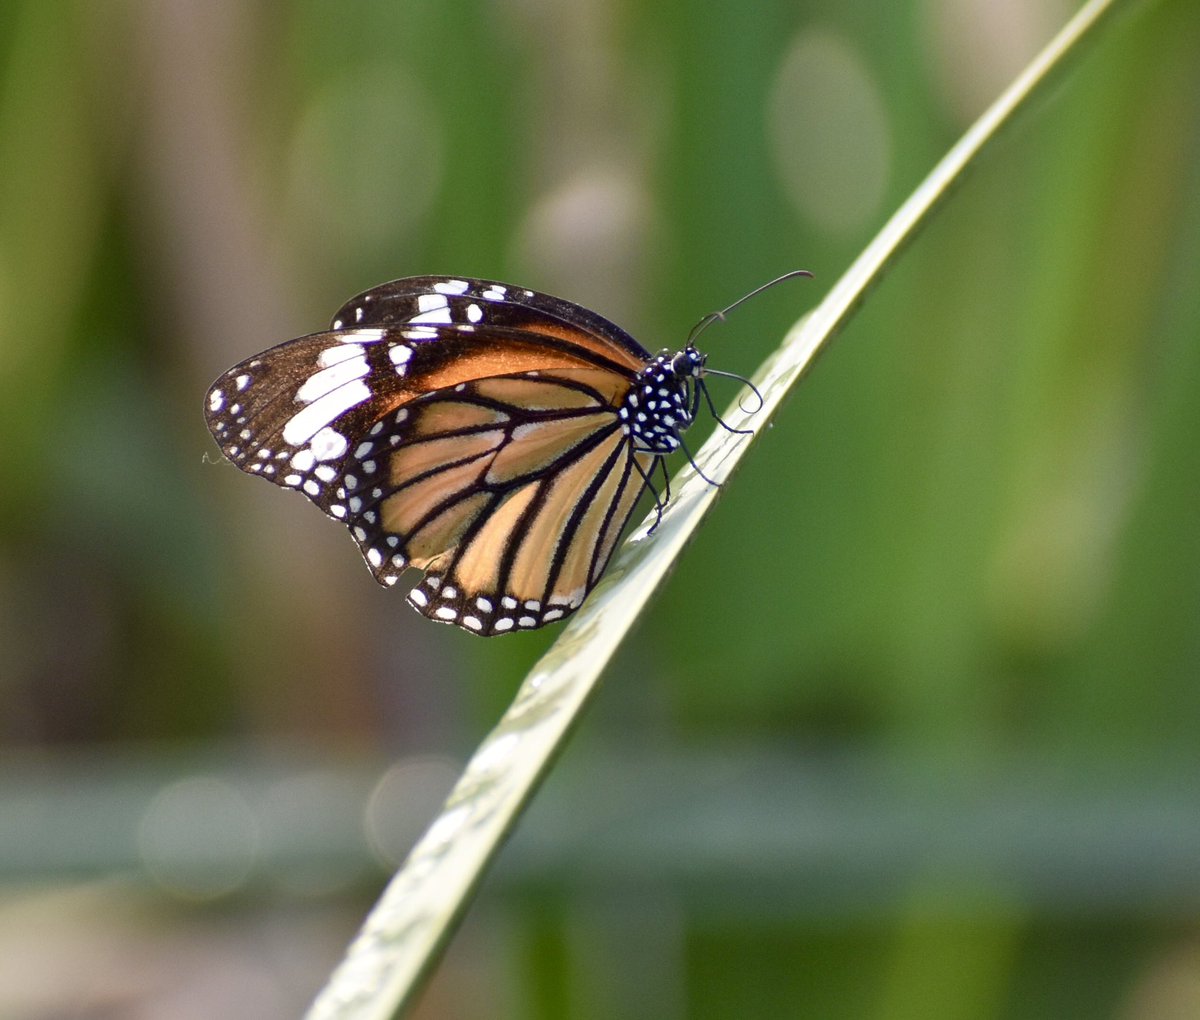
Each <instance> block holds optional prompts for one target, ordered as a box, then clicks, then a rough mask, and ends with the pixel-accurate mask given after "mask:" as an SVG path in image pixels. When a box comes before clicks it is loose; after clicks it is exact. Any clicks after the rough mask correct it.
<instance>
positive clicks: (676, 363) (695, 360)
mask: <svg viewBox="0 0 1200 1020" xmlns="http://www.w3.org/2000/svg"><path fill="white" fill-rule="evenodd" d="M703 367H704V355H702V354H701V353H700V352H699V351H697V350H696V349H695V348H686V349H684V350H682V351H680V352H679V353H678V354H676V355H675V357H673V358H672V359H671V371H672V372H674V373H675V374H676V375H677V376H679V378H681V379H686V378H690V377H693V376H697V375H699V374H700V369H701V368H703Z"/></svg>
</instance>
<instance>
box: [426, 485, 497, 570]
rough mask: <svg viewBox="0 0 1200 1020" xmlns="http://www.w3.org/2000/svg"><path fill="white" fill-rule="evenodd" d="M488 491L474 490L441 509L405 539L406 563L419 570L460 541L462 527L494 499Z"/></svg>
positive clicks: (470, 523)
mask: <svg viewBox="0 0 1200 1020" xmlns="http://www.w3.org/2000/svg"><path fill="white" fill-rule="evenodd" d="M495 498H496V497H495V496H493V495H492V494H491V493H489V492H476V493H475V494H473V495H470V496H466V497H465V498H463V499H460V500H459V501H458V502H457V503H455V504H453V505H452V506H450V507H448V508H447V509H446V510H443V511H442V512H441V513H440V514H438V515H437V516H436V517H434V518H433V519H432V520H431V521H429V522H428V523H426V524H423V525H422V526H421V527H420V529H419V530H418V531H416V532H415V533H414V534H412V535H409V536H408V539H407V541H406V542H405V549H406V551H407V553H408V559H409V562H410V563H412V565H413V566H415V567H420V568H421V569H422V570H423V569H425V568H426V567H427V566H429V563H430V561H433V560H436V559H438V558H439V557H440V556H441V555H442V554H443V553H445V552H446V551H447V550H449V549H453V548H454V547H455V546H457V545H458V543H459V542H460V541H461V540H462V537H463V534H464V533H465V532H466V530H467V529H468V528H469V527H470V526H471V525H472V524H474V523H475V521H476V520H477V519H478V517H479V515H480V514H482V513H485V512H486V511H487V509H488V508H489V507H490V506H491V504H492V503H493V502H494V500H495Z"/></svg>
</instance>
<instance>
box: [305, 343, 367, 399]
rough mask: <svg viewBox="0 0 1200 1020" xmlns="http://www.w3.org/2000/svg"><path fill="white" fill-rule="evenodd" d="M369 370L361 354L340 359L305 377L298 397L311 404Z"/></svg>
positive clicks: (359, 377)
mask: <svg viewBox="0 0 1200 1020" xmlns="http://www.w3.org/2000/svg"><path fill="white" fill-rule="evenodd" d="M359 350H360V351H361V350H362V348H361V347H360V348H359ZM367 371H368V369H367V359H366V358H365V357H363V356H361V355H360V356H359V357H357V358H346V359H345V360H343V361H338V362H336V363H335V364H333V365H330V366H329V367H328V368H325V369H322V370H321V371H320V372H314V373H313V374H312V375H310V376H309V377H308V378H307V379H305V380H304V384H303V385H302V386H301V387H300V388H299V389H298V390H296V399H297V400H298V401H300V403H302V404H311V403H312V402H313V401H314V400H320V399H321V397H323V396H325V394H327V393H332V392H333V391H334V390H336V389H338V388H339V387H341V386H345V385H346V383H349V382H353V381H354V380H355V379H361V378H362V377H363V376H364V375H366V374H367Z"/></svg>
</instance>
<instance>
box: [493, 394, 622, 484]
mask: <svg viewBox="0 0 1200 1020" xmlns="http://www.w3.org/2000/svg"><path fill="white" fill-rule="evenodd" d="M615 420H616V419H615V416H614V415H613V414H612V412H611V411H602V412H598V413H596V414H585V415H581V416H579V417H575V418H550V419H546V420H544V421H534V422H527V423H525V424H524V425H517V426H516V427H514V428H513V429H512V430H511V431H510V432H509V440H508V442H507V443H505V444H504V446H503V447H502V448H501V449H499V450H497V451H496V455H495V457H494V458H493V459H492V465H491V467H490V468H488V473H487V475H486V476H485V479H484V480H485V481H486V482H487V483H488V484H489V485H503V484H504V483H505V482H509V481H512V480H513V479H516V478H522V477H525V476H528V475H533V474H537V473H539V472H542V471H545V470H547V469H548V468H549V467H550V466H551V465H552V464H554V463H555V462H556V461H559V460H562V459H563V458H565V457H566V456H567V455H568V454H570V452H571V450H573V449H574V448H575V447H576V446H578V445H579V444H580V443H583V442H584V441H586V440H587V439H589V438H590V437H591V436H592V435H594V434H595V433H596V432H598V431H599V430H600V429H603V428H608V427H610V426H611V425H612V424H613V422H614V421H615Z"/></svg>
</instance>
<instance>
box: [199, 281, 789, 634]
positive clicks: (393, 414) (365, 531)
mask: <svg viewBox="0 0 1200 1020" xmlns="http://www.w3.org/2000/svg"><path fill="white" fill-rule="evenodd" d="M787 275H788V276H792V275H808V274H803V273H792V274H787ZM773 282H774V281H773ZM759 289H760V290H761V289H762V288H759ZM753 293H757V291H755V292H753ZM749 296H750V295H747V297H749ZM742 300H745V299H744V298H743V299H742ZM737 303H739V304H740V301H739V302H737ZM730 307H731V308H732V307H733V306H730ZM728 310H729V309H725V311H728ZM723 315H724V312H718V313H714V314H713V315H712V316H709V317H707V318H706V319H705V320H702V321H701V323H700V324H699V325H698V326H697V328H696V329H695V330H693V331H692V336H691V337H689V339H688V342H687V344H686V345H685V346H684V347H683V348H682V349H681V350H679V351H677V352H674V353H672V352H670V351H666V350H664V351H662V352H661V353H659V354H657V355H651V354H650V353H649V352H648V351H646V350H645V348H643V347H642V346H641V345H640V344H639V343H638V342H637V341H636V340H634V339H633V337H631V336H630V335H629V334H628V333H626V332H625V331H624V330H622V329H620V328H619V327H618V326H616V325H614V324H613V323H611V322H609V321H608V320H607V319H604V318H602V317H601V316H599V315H597V314H596V313H595V312H592V311H589V310H588V309H586V308H583V307H581V306H580V305H577V304H573V303H572V302H570V301H565V300H563V299H562V298H556V297H551V296H550V295H548V294H542V293H539V292H537V291H532V290H527V289H524V288H521V287H514V286H511V285H509V284H504V283H497V282H494V281H491V280H477V279H468V278H466V277H462V278H460V277H452V276H418V277H409V278H407V279H402V280H394V281H392V282H391V283H385V284H382V285H381V286H378V287H374V288H372V289H370V290H367V291H364V292H363V293H362V294H359V295H358V296H357V297H354V298H351V299H350V300H349V301H347V302H346V303H345V304H344V305H343V306H342V307H341V308H340V309H339V310H338V312H337V313H336V314H335V315H334V317H333V320H332V323H331V325H330V328H329V329H328V330H326V331H324V332H321V333H313V334H311V335H309V336H304V337H300V338H299V339H296V340H289V341H287V342H286V343H282V344H279V345H278V346H276V347H272V348H271V349H269V350H267V351H264V352H263V353H261V354H258V355H255V356H254V357H252V358H249V359H247V360H246V361H243V362H241V363H240V364H238V365H236V366H234V367H233V368H231V369H230V370H229V371H228V372H226V373H225V374H224V375H222V376H221V377H220V378H218V379H217V380H216V382H215V383H214V384H213V385H212V387H211V388H210V389H209V391H208V395H207V399H206V403H205V418H206V421H207V424H208V427H209V430H210V431H211V432H212V435H213V437H214V438H215V439H216V441H217V443H218V444H219V445H220V447H221V450H222V452H223V453H224V454H225V456H226V457H227V458H228V459H229V460H230V461H232V462H233V463H234V464H235V465H236V466H237V467H239V468H241V470H243V471H245V472H247V473H249V474H253V475H258V476H259V477H262V478H265V479H267V480H268V481H271V482H274V483H275V484H276V485H279V486H282V487H283V488H287V489H295V490H296V491H297V492H301V493H303V494H304V495H305V496H307V497H308V498H309V499H310V500H312V502H314V503H315V504H316V505H317V506H318V507H320V508H321V510H323V511H324V512H325V513H326V514H328V515H329V516H330V517H332V518H333V519H335V520H338V521H341V522H342V523H343V524H345V525H346V526H347V527H348V528H349V529H350V533H351V535H352V536H353V537H354V540H355V541H356V542H357V543H358V546H359V549H360V550H361V551H362V554H363V557H364V558H365V559H366V562H367V565H368V567H369V568H370V570H371V573H372V574H373V575H374V577H375V580H376V581H378V582H379V583H380V584H382V585H385V586H391V585H394V584H395V583H396V582H397V581H398V580H399V579H400V575H401V573H402V572H403V571H404V570H405V569H406V568H408V567H417V568H419V569H420V570H422V571H424V577H423V578H422V579H421V581H420V582H419V583H418V584H417V586H416V587H415V588H413V589H412V591H411V592H409V595H408V601H409V603H410V604H411V605H412V606H414V607H415V608H416V609H417V610H418V611H419V612H420V613H422V614H423V615H425V616H426V617H428V618H429V619H431V620H435V621H438V622H441V623H449V624H453V625H455V626H458V627H460V628H462V629H463V630H466V631H468V632H469V633H473V634H478V635H484V636H491V635H496V634H504V633H510V632H517V631H522V630H534V629H536V628H538V627H542V626H544V625H546V624H548V623H553V622H554V621H556V620H561V619H563V618H565V617H567V616H570V615H571V614H572V613H573V612H575V610H576V609H578V608H579V606H580V605H581V603H582V602H583V600H584V598H585V597H586V596H587V594H588V593H589V592H590V591H591V590H592V588H593V587H595V585H596V583H597V582H598V581H599V579H600V576H601V575H602V574H603V572H604V569H605V567H606V566H607V565H608V561H609V559H610V558H611V556H612V554H613V550H614V549H615V548H616V544H617V540H618V538H619V537H620V535H621V532H622V530H623V529H624V527H625V525H626V523H627V522H628V520H629V518H630V516H631V514H632V513H633V510H634V507H635V505H636V504H637V502H638V497H639V496H640V495H641V494H642V493H643V491H645V490H647V489H649V490H650V491H651V492H652V493H653V495H654V499H655V503H656V506H657V510H658V515H659V516H658V519H659V520H660V519H661V515H662V511H663V507H664V506H665V504H666V501H667V500H668V499H669V498H670V494H669V488H666V487H664V489H663V492H662V494H660V492H659V490H658V489H657V488H656V487H655V486H654V484H653V483H652V480H651V479H652V476H653V474H654V471H655V469H656V467H659V466H660V465H663V459H664V458H665V457H667V456H668V455H669V454H671V453H674V452H676V451H677V450H680V449H683V450H685V451H686V450H687V448H686V446H684V444H683V439H682V433H683V432H684V431H685V430H686V429H688V427H689V426H691V425H692V423H693V422H694V421H695V420H696V416H697V412H698V410H699V401H700V398H701V395H702V394H703V396H704V397H705V399H706V400H707V402H708V406H709V408H710V410H712V413H713V415H714V416H715V417H716V419H717V420H718V421H721V419H720V416H719V415H717V412H716V409H715V407H714V406H713V403H712V399H711V397H710V396H709V394H708V390H707V389H706V387H705V384H704V377H705V376H706V375H709V374H713V375H730V373H724V372H716V371H714V370H713V369H709V368H707V367H706V365H705V359H706V356H705V355H704V354H702V353H701V352H700V351H698V350H697V349H696V347H695V344H694V339H695V336H696V335H697V334H698V332H699V331H700V330H701V329H702V328H703V327H704V326H706V325H708V324H709V322H711V321H713V320H714V319H715V318H718V317H723ZM732 378H735V379H740V378H741V377H739V376H732ZM742 381H743V382H747V380H742ZM721 424H722V425H724V424H725V423H724V422H721ZM725 427H726V428H728V427H729V426H725ZM688 456H689V458H690V456H691V455H690V453H689V454H688ZM662 469H663V475H664V478H665V477H666V468H665V466H663V468H662ZM655 523H656V525H657V520H656V522H655Z"/></svg>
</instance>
